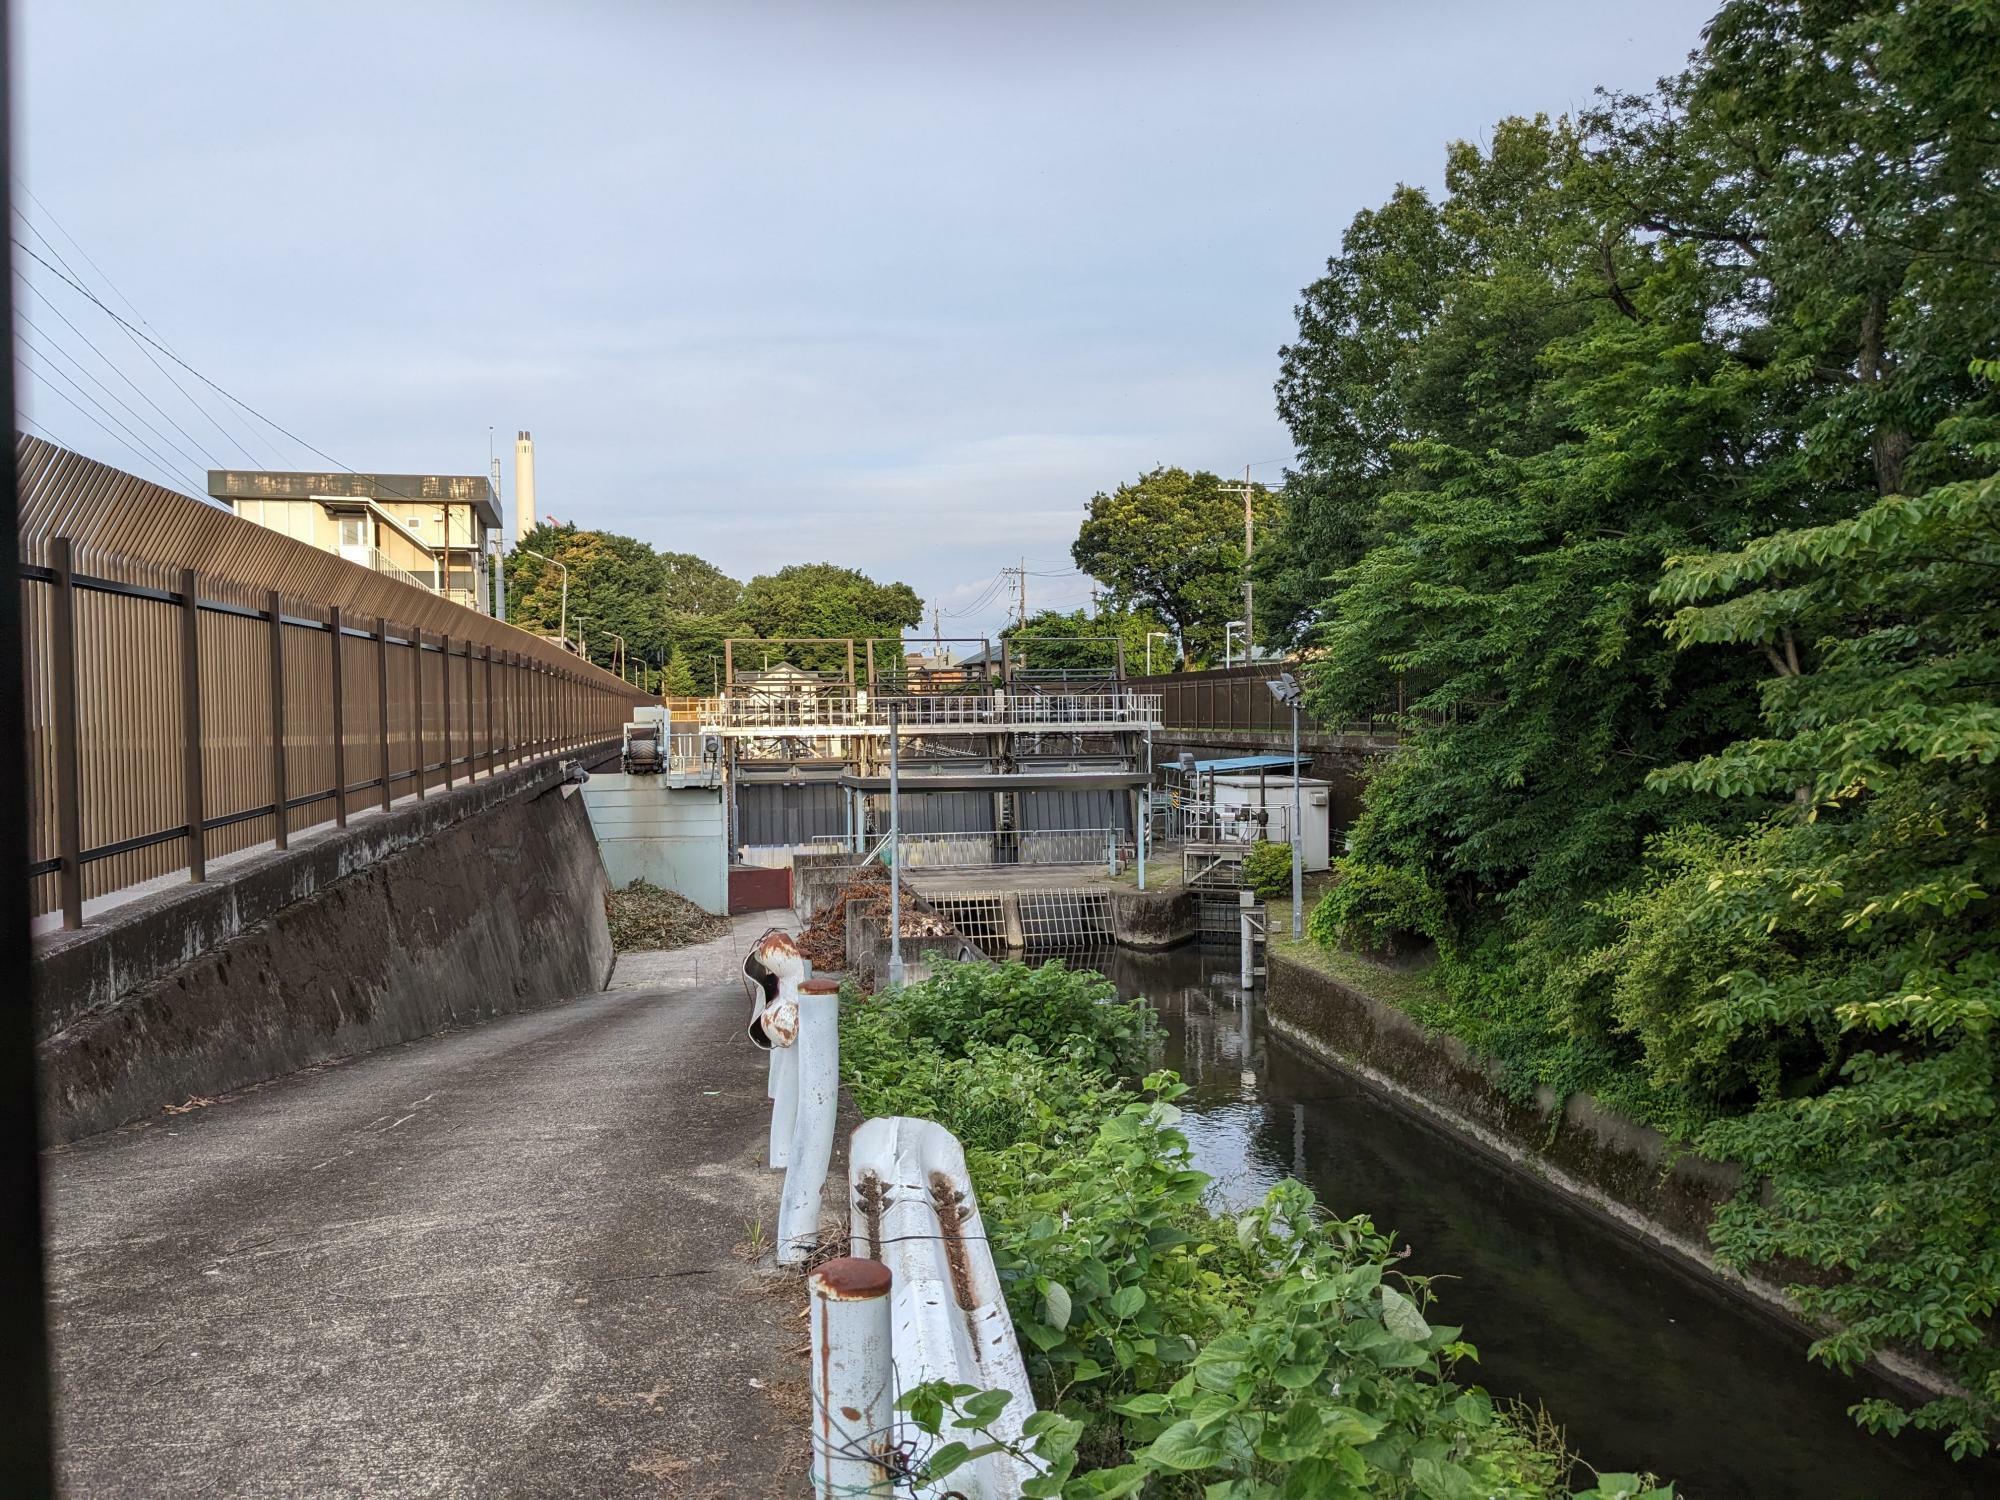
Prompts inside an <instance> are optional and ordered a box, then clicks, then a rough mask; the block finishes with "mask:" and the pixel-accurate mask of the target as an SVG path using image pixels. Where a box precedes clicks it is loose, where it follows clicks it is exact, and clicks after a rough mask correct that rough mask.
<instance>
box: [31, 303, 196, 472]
mask: <svg viewBox="0 0 2000 1500" xmlns="http://www.w3.org/2000/svg"><path fill="white" fill-rule="evenodd" d="M14 276H15V278H16V279H17V280H18V281H19V282H20V283H21V285H22V286H23V287H25V288H27V290H28V291H30V292H32V293H33V294H34V295H35V297H36V298H37V299H38V300H39V301H40V302H41V304H42V306H44V307H46V308H47V309H48V310H49V311H50V312H52V313H54V314H55V315H56V316H57V317H58V318H61V319H62V324H63V327H65V328H67V329H68V330H69V331H70V332H71V333H73V334H75V335H76V336H77V337H78V338H80V339H82V340H83V341H84V343H86V344H88V345H89V346H90V349H91V352H92V353H93V354H95V355H96V356H97V357H98V358H99V359H101V360H103V361H104V363H105V365H106V366H107V367H108V368H109V369H110V370H111V371H112V372H113V373H114V374H116V375H117V376H118V378H119V379H120V380H122V381H124V382H125V383H126V384H127V385H129V386H131V387H132V389H133V390H135V391H137V392H138V393H139V399H140V400H142V401H144V402H145V403H146V404H147V405H148V406H150V407H152V408H153V410H154V411H156V412H158V413H159V414H160V416H161V419H162V420H164V421H165V422H166V424H167V425H168V426H169V427H171V428H173V429H174V431H176V432H178V433H179V434H180V435H181V436H182V437H184V438H186V439H187V440H188V441H189V442H190V443H192V444H194V446H195V449H196V451H197V452H199V453H200V454H201V455H202V456H203V457H204V458H206V459H207V460H208V461H209V462H210V463H211V464H213V465H215V467H216V468H218V469H221V468H227V467H228V465H226V464H224V463H223V461H222V460H221V459H219V458H217V457H216V456H215V455H214V454H213V453H210V452H209V451H208V447H207V445H206V444H204V443H203V442H202V441H201V439H200V438H198V437H196V436H195V435H194V434H193V433H191V432H189V431H188V430H187V429H186V428H185V427H183V426H181V425H180V423H178V422H176V421H175V420H174V418H173V416H172V414H171V413H169V412H168V411H167V409H166V408H165V407H163V406H161V405H160V403H159V402H157V401H155V400H154V399H153V398H152V397H151V396H149V395H147V394H146V391H145V388H144V387H143V386H141V385H140V384H139V383H138V382H137V381H136V380H134V379H133V378H132V377H131V376H130V375H127V374H126V373H125V371H124V369H123V367H122V366H120V365H119V363H118V361H117V360H115V359H113V358H112V357H111V356H110V355H108V354H106V353H105V352H104V351H103V350H102V349H100V348H98V347H97V343H96V341H95V340H94V339H92V338H91V336H90V335H89V334H87V333H85V332H84V331H83V330H82V329H81V328H79V327H77V326H76V324H74V323H72V322H71V321H70V320H69V315H68V314H67V313H65V312H64V311H63V310H62V309H61V308H60V307H57V306H56V305H55V303H53V302H51V301H50V300H49V298H48V294H47V293H45V292H43V291H42V289H41V288H40V287H38V286H36V285H35V284H34V283H33V282H32V281H30V280H29V279H28V277H27V275H26V273H25V272H23V271H22V270H21V268H20V267H19V266H16V267H15V268H14ZM14 315H15V316H16V317H18V318H19V319H20V320H21V321H22V322H23V323H27V322H28V318H27V314H26V313H23V312H22V311H21V310H20V309H19V308H18V307H17V308H16V309H15V312H14ZM28 326H29V327H30V328H33V327H34V325H33V324H32V323H29V324H28ZM35 331H36V332H38V333H39V332H41V330H40V329H36V330H35ZM43 336H44V337H47V335H43Z"/></svg>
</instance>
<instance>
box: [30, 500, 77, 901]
mask: <svg viewBox="0 0 2000 1500" xmlns="http://www.w3.org/2000/svg"><path fill="white" fill-rule="evenodd" d="M49 563H50V565H51V571H53V572H54V573H55V575H56V576H55V594H54V599H53V602H52V607H51V609H50V611H49V636H50V642H49V643H50V648H51V655H52V662H51V668H52V670H51V674H50V675H51V677H52V678H53V680H52V681H51V683H50V688H51V689H52V693H51V696H52V698H53V699H54V704H53V706H54V709H55V761H56V853H57V854H58V855H59V856H60V857H61V859H62V865H61V867H60V869H59V872H58V873H57V875H56V884H57V886H58V887H59V889H60V892H61V896H62V910H63V926H65V927H81V926H82V925H83V793H82V791H81V787H82V785H83V746H82V743H81V741H80V739H79V738H78V730H77V722H78V717H79V715H78V711H77V699H78V691H77V671H76V577H75V568H76V553H75V548H74V547H73V546H72V544H71V542H70V539H69V538H68V537H66V536H59V537H57V538H56V539H55V540H54V541H53V542H52V543H50V545H49ZM17 790H18V788H17Z"/></svg>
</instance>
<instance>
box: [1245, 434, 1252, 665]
mask: <svg viewBox="0 0 2000 1500" xmlns="http://www.w3.org/2000/svg"><path fill="white" fill-rule="evenodd" d="M1250 467H1251V466H1250V465H1249V464H1245V465H1244V466H1243V659H1244V660H1245V661H1248V660H1249V659H1250V652H1251V645H1250V547H1251V531H1250V514H1251V512H1250Z"/></svg>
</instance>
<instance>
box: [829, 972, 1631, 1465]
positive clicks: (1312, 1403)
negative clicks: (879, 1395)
mask: <svg viewBox="0 0 2000 1500" xmlns="http://www.w3.org/2000/svg"><path fill="white" fill-rule="evenodd" d="M1110 996H1111V987H1110V986H1109V985H1108V984H1106V983H1105V982H1104V981H1103V980H1102V979H1101V978H1100V977H1099V976H1097V975H1094V974H1088V973H1082V972H1072V971H1069V970H1067V969H1065V968H1063V967H1062V966H1061V965H1057V964H1050V965H1044V966H1043V967H1042V968H1040V969H1028V968H1025V967H1024V966H1022V965H1019V964H1007V965H957V966H953V967H951V968H949V969H946V970H944V971H942V972H940V973H939V974H938V976H937V977H935V978H933V979H930V980H926V981H924V982H923V983H921V984H916V985H911V986H908V987H906V988H905V989H902V990H899V991H895V992H892V993H891V994H888V995H886V996H883V997H881V998H878V999H875V1000H872V1001H866V1002H858V1001H850V1002H849V1003H848V1004H847V1005H845V1006H844V1008H843V1011H842V1018H841V1068H842V1072H843V1073H844V1074H845V1076H846V1077H847V1080H848V1083H849V1085H850V1087H851V1088H853V1090H854V1093H855V1096H856V1098H857V1100H858V1101H859V1102H860V1103H861V1105H862V1107H863V1108H864V1109H865V1110H868V1111H870V1112H871V1113H883V1114H910V1115H918V1116H923V1117H927V1118H930V1119H935V1120H937V1121H939V1122H940V1123H942V1124H944V1125H945V1126H946V1127H947V1128H948V1129H950V1130H952V1131H953V1132H954V1133H956V1134H958V1135H959V1137H960V1139H961V1140H963V1141H964V1142H965V1144H966V1146H967V1160H968V1164H969V1166H970V1168H971V1172H972V1176H973V1180H974V1184H975V1186H976V1188H977V1190H978V1193H979V1196H980V1200H981V1209H982V1213H983V1215H984V1218H985V1220H986V1230H987V1235H988V1241H989V1245H990V1247H991V1249H992V1252H993V1258H994V1263H995V1265H996V1267H997V1268H998V1269H999V1272H1000V1277H1001V1281H1002V1283H1003V1285H1004V1286H1005V1288H1006V1295H1007V1302H1008V1307H1009V1310H1010V1312H1011V1313H1012V1315H1013V1319H1014V1322H1015V1326H1016V1327H1017V1328H1018V1330H1019V1331H1020V1334H1021V1338H1022V1343H1023V1347H1024V1350H1025V1352H1026V1353H1027V1355H1028V1363H1029V1373H1030V1376H1031V1378H1032V1380H1033V1382H1034V1386H1035V1391H1036V1396H1037V1400H1038V1402H1039V1404H1040V1407H1041V1410H1040V1411H1039V1412H1038V1414H1037V1415H1036V1417H1035V1418H1034V1419H1033V1423H1032V1425H1031V1426H1030V1427H1029V1428H1028V1429H1027V1434H1028V1437H1029V1439H1030V1441H1031V1442H1032V1443H1034V1444H1035V1445H1037V1451H1038V1452H1039V1453H1040V1455H1041V1456H1042V1458H1043V1460H1044V1461H1045V1462H1046V1463H1048V1464H1049V1465H1050V1471H1049V1473H1048V1474H1047V1475H1045V1476H1044V1477H1043V1478H1041V1479H1038V1480H1036V1481H1034V1482H1033V1484H1032V1485H1031V1487H1030V1488H1029V1490H1028V1492H1027V1493H1028V1494H1030V1495H1036V1496H1044V1495H1057V1494H1071V1495H1097V1496H1111V1495H1136V1494H1139V1493H1141V1492H1142V1491H1143V1493H1145V1494H1147V1495H1151V1496H1160V1497H1180V1496H1188V1497H1193V1496H1197V1495H1201V1494H1204V1493H1205V1494H1209V1495H1220V1494H1229V1495H1241V1496H1252V1495H1257V1496H1272V1497H1282V1496H1317V1495H1322V1494H1337V1493H1339V1494H1345V1493H1353V1494H1364V1493H1367V1494H1374V1493H1381V1494H1394V1495H1408V1496H1416V1495H1425V1496H1437V1495H1467V1496H1473V1495H1477V1496H1498V1497H1504V1500H1530V1497H1539V1496H1545V1495H1551V1494H1555V1493H1560V1491H1561V1487H1562V1480H1563V1478H1564V1471H1565V1468H1566V1462H1565V1460H1563V1459H1562V1458H1561V1457H1560V1456H1559V1455H1557V1454H1553V1453H1551V1452H1548V1451H1546V1450H1544V1449H1542V1448H1540V1447H1538V1446H1537V1445H1536V1444H1535V1442H1534V1441H1533V1440H1532V1439H1531V1438H1530V1437H1529V1436H1528V1434H1527V1433H1526V1431H1525V1430H1524V1429H1523V1427H1522V1426H1520V1425H1519V1424H1518V1423H1517V1422H1516V1421H1515V1420H1514V1419H1513V1418H1511V1417H1510V1416H1508V1415H1506V1414H1505V1413H1502V1412H1500V1411H1497V1410H1496V1409H1495V1407H1494V1405H1493V1402H1492V1401H1491V1400H1490V1399H1489V1398H1488V1397H1487V1396H1486V1394H1485V1393H1484V1392H1483V1391H1481V1390H1479V1389H1478V1388H1477V1387H1476V1386H1462V1385H1460V1384H1459V1383H1458V1382H1457V1379H1456V1369H1457V1366H1458V1365H1459V1364H1460V1362H1461V1361H1463V1360H1466V1359H1472V1358H1476V1353H1475V1351H1474V1350H1473V1349H1472V1346H1471V1345H1469V1344H1466V1343H1464V1342H1462V1341H1461V1340H1460V1339H1459V1336H1458V1330H1457V1329H1456V1328H1447V1327H1439V1326H1436V1325H1434V1324H1432V1323H1431V1322H1430V1320H1429V1318H1428V1317H1427V1316H1426V1310H1427V1308H1428V1307H1429V1305H1430V1302H1431V1292H1430V1287H1429V1284H1428V1282H1427V1281H1426V1280H1425V1279H1424V1278H1422V1277H1413V1276H1408V1275H1405V1274H1403V1273H1402V1272H1401V1271H1400V1270H1398V1269H1397V1266H1398V1263H1399V1262H1400V1259H1401V1252H1400V1251H1399V1250H1398V1249H1397V1247H1396V1246H1395V1244H1394V1243H1393V1241H1392V1240H1391V1239H1390V1237H1389V1236H1387V1235H1384V1234H1381V1233H1379V1232H1378V1231H1377V1230H1376V1229H1375V1227H1374V1225H1373V1224H1371V1223H1370V1222H1369V1221H1368V1220H1367V1219H1365V1218H1356V1219H1349V1220H1345V1221H1339V1220H1333V1221H1329V1220H1326V1219H1325V1218H1323V1217H1322V1214H1321V1210H1320V1209H1319V1207H1318V1205H1317V1204H1316V1203H1315V1201H1314V1199H1313V1196H1312V1194H1311V1192H1310V1191H1309V1190H1308V1189H1306V1188H1305V1187H1303V1186H1301V1185H1300V1184H1298V1183H1296V1182H1285V1183H1281V1184H1280V1185H1279V1186H1277V1187H1276V1188H1274V1189H1272V1190H1271V1192H1270V1194H1269V1195H1267V1197H1266V1198H1265V1200H1264V1202H1263V1203H1262V1204H1261V1205H1260V1206H1258V1207H1256V1208H1254V1209H1251V1210H1248V1211H1246V1212H1244V1213H1239V1214H1218V1213H1214V1212H1212V1211H1211V1210H1210V1209H1208V1208H1207V1207H1206V1206H1204V1203H1203V1201H1202V1200H1203V1197H1204V1194H1205V1192H1206V1190H1207V1188H1208V1185H1209V1179H1208V1177H1207V1175H1206V1174H1205V1173H1202V1172H1199V1171H1196V1170H1194V1168H1193V1165H1192V1161H1191V1155H1190V1151H1189V1147H1188V1141H1187V1137H1186V1136H1185V1135H1184V1134H1183V1133H1182V1132H1181V1131H1180V1130H1179V1129H1177V1128H1176V1126H1177V1122H1178V1120H1179V1118H1180V1113H1179V1111H1178V1110H1177V1109H1176V1108H1175V1107H1174V1106H1173V1104H1172V1102H1171V1101H1172V1099H1173V1098H1174V1097H1175V1096H1176V1095H1178V1094H1179V1093H1180V1092H1182V1088H1181V1085H1180V1083H1179V1081H1178V1080H1177V1079H1175V1077H1174V1076H1173V1075H1172V1074H1171V1073H1158V1074H1154V1075H1152V1076H1150V1077H1148V1078H1146V1079H1145V1080H1144V1083H1143V1085H1142V1089H1143V1094H1144V1097H1135V1096H1134V1095H1133V1093H1132V1092H1131V1091H1129V1090H1125V1089H1121V1088H1119V1087H1118V1086H1117V1085H1116V1084H1115V1083H1114V1082H1113V1081H1112V1078H1111V1075H1110V1073H1109V1071H1108V1068H1109V1066H1110V1065H1111V1064H1109V1063H1107V1062H1105V1061H1103V1059H1107V1058H1109V1059H1112V1060H1114V1061H1115V1064H1116V1065H1117V1066H1127V1065H1129V1064H1130V1062H1131V1060H1132V1059H1133V1057H1134V1055H1135V1049H1138V1048H1140V1047H1142V1046H1143V1045H1145V1044H1146V1043H1148V1042H1150V1039H1151V1037H1152V1034H1153V1027H1152V1024H1151V1021H1150V1012H1149V1011H1147V1010H1146V1008H1145V1007H1144V1005H1143V1004H1136V1003H1132V1002H1124V1001H1118V1000H1115V999H1112V998H1110ZM1003 1034H1004V1035H1005V1040H1004V1041H1003V1040H1000V1039H999V1038H1000V1037H1001V1035H1003ZM1001 1399H1002V1398H1001V1397H1000V1395H999V1393H997V1392H977V1391H973V1390H971V1389H969V1388H965V1387H948V1386H943V1385H942V1384H934V1385H931V1386H919V1387H916V1388H914V1389H913V1390H911V1391H908V1392H905V1393H904V1396H903V1398H902V1404H903V1405H904V1407H905V1408H906V1409H907V1410H908V1411H909V1412H910V1414H911V1418H912V1420H913V1421H914V1422H915V1423H916V1424H917V1425H918V1426H919V1427H920V1428H922V1429H923V1430H924V1431H926V1432H929V1433H932V1434H933V1435H936V1436H940V1437H942V1436H945V1434H946V1426H945V1424H946V1420H947V1415H948V1414H949V1415H950V1416H952V1417H955V1418H956V1420H955V1421H953V1422H952V1423H951V1428H950V1436H951V1438H952V1441H949V1442H944V1443H941V1444H940V1445H938V1446H937V1447H935V1448H934V1449H933V1450H932V1452H931V1455H930V1458H929V1460H927V1461H928V1462H932V1463H935V1465H936V1474H935V1475H934V1476H933V1477H934V1478H935V1479H937V1480H942V1479H943V1478H944V1476H945V1475H946V1474H948V1473H949V1472H950V1470H951V1469H952V1468H954V1467H955V1466H957V1465H958V1464H961V1463H963V1462H965V1461H967V1460H968V1459H969V1458H970V1457H971V1456H973V1455H975V1454H976V1453H978V1452H982V1451H986V1450H985V1449H984V1448H983V1447H977V1446H974V1445H973V1440H974V1439H975V1438H978V1437H982V1436H985V1437H988V1438H989V1439H990V1428H991V1423H992V1418H993V1415H994V1414H995V1413H996V1412H997V1411H998V1409H999V1404H1000V1402H1001ZM1662 1493H1664V1492H1662Z"/></svg>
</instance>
